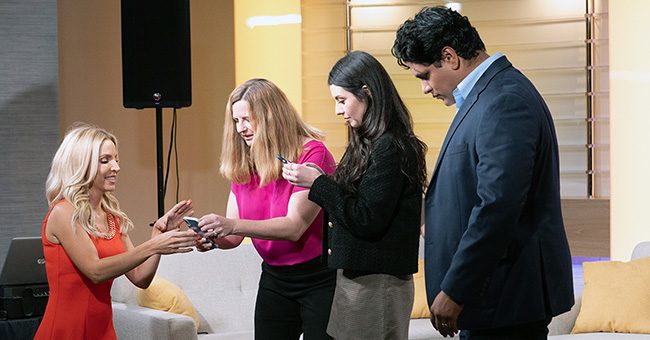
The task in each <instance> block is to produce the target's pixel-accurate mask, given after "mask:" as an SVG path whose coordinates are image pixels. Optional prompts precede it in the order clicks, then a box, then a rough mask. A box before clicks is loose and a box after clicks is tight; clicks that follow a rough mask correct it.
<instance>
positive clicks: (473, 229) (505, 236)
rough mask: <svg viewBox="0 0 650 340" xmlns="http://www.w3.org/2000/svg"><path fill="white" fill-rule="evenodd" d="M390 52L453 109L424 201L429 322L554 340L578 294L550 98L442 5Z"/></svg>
mask: <svg viewBox="0 0 650 340" xmlns="http://www.w3.org/2000/svg"><path fill="white" fill-rule="evenodd" d="M392 53H393V55H394V56H395V57H396V58H397V59H398V63H399V64H400V65H402V66H404V67H406V68H408V69H410V71H411V73H412V74H413V75H414V76H415V77H417V78H418V79H420V81H421V85H422V90H423V92H424V93H425V94H431V95H432V96H433V97H434V98H436V99H440V100H442V101H443V102H444V103H445V104H446V105H448V106H450V105H453V104H456V112H457V113H456V116H455V117H454V119H453V121H452V123H451V126H450V127H449V131H448V132H447V136H446V137H445V141H444V143H443V145H442V148H441V150H440V155H439V157H438V161H437V163H436V166H435V168H434V170H433V175H432V178H431V183H430V185H429V188H428V190H427V193H426V198H425V235H424V236H425V261H426V265H425V277H426V285H427V296H428V301H429V305H430V306H431V313H432V317H431V323H432V324H433V326H434V327H435V328H436V329H437V330H438V331H439V332H440V333H441V334H442V335H444V336H447V335H449V336H454V334H456V333H457V332H458V330H461V332H460V336H461V338H465V339H546V338H547V335H548V324H549V322H550V320H551V318H552V317H553V316H555V315H558V314H561V313H563V312H566V311H568V310H569V309H571V306H572V305H573V303H574V297H573V279H572V273H571V254H570V252H569V245H568V242H567V238H566V233H565V230H564V224H563V222H562V211H561V207H560V174H559V157H558V145H557V137H556V134H555V128H554V126H553V119H552V117H551V114H550V112H549V110H548V108H547V106H546V104H545V103H544V100H543V99H542V97H541V96H540V94H539V93H538V92H537V90H536V89H535V87H534V86H533V84H532V83H531V82H530V81H529V80H528V79H527V78H526V77H525V76H524V75H523V74H521V73H520V72H519V71H518V70H517V69H515V68H514V67H513V66H512V65H511V64H510V62H509V61H508V59H507V58H506V57H505V56H503V55H502V54H500V53H496V54H494V55H492V56H490V55H488V54H487V53H486V51H485V46H484V44H483V42H482V41H481V38H480V37H479V34H478V32H477V31H476V29H475V28H474V27H472V25H471V24H470V22H469V20H468V19H467V17H464V16H462V15H460V14H459V13H457V12H455V11H453V10H450V9H447V8H445V7H430V8H425V9H423V10H422V11H421V12H420V13H418V14H417V15H416V16H415V17H414V18H413V19H409V20H407V21H406V22H404V24H403V25H402V26H400V28H399V30H398V31H397V37H396V39H395V43H394V45H393V49H392Z"/></svg>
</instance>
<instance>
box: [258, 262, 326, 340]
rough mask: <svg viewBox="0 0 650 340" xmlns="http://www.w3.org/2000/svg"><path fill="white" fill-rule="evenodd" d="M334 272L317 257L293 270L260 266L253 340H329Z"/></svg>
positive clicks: (294, 267) (285, 267) (286, 267)
mask: <svg viewBox="0 0 650 340" xmlns="http://www.w3.org/2000/svg"><path fill="white" fill-rule="evenodd" d="M335 286H336V271H334V270H331V269H328V268H327V267H326V266H325V265H323V264H321V260H320V257H317V258H315V259H313V260H310V261H307V262H305V263H300V264H297V265H293V266H271V265H269V264H267V263H265V262H264V263H262V276H261V278H260V288H259V291H258V293H257V302H256V304H255V339H256V340H293V339H298V338H299V337H300V334H303V333H304V336H303V339H304V340H320V339H326V340H330V339H332V338H331V337H330V336H329V335H327V333H326V330H327V323H328V321H329V316H330V309H331V306H332V299H333V298H334V288H335Z"/></svg>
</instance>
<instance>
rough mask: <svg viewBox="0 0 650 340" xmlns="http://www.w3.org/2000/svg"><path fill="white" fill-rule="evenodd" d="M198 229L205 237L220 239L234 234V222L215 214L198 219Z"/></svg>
mask: <svg viewBox="0 0 650 340" xmlns="http://www.w3.org/2000/svg"><path fill="white" fill-rule="evenodd" d="M199 227H201V230H202V231H203V232H204V233H205V236H206V237H213V238H222V237H225V236H228V235H232V234H233V233H234V232H235V220H233V219H230V218H226V217H223V216H219V215H217V214H208V215H205V216H203V217H201V218H200V219H199Z"/></svg>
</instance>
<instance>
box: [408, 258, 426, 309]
mask: <svg viewBox="0 0 650 340" xmlns="http://www.w3.org/2000/svg"><path fill="white" fill-rule="evenodd" d="M413 283H414V285H415V297H414V299H413V310H412V311H411V319H424V318H429V317H430V316H431V311H430V310H429V305H428V303H427V290H426V287H425V285H424V260H418V272H417V273H415V274H413Z"/></svg>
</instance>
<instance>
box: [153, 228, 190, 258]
mask: <svg viewBox="0 0 650 340" xmlns="http://www.w3.org/2000/svg"><path fill="white" fill-rule="evenodd" d="M150 241H151V243H152V244H153V252H154V253H155V254H175V253H187V252H190V251H192V247H193V246H194V245H195V242H196V233H195V232H194V231H192V230H185V231H180V230H170V231H168V232H165V233H162V234H160V235H158V236H155V237H154V238H152V239H151V240H150Z"/></svg>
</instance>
